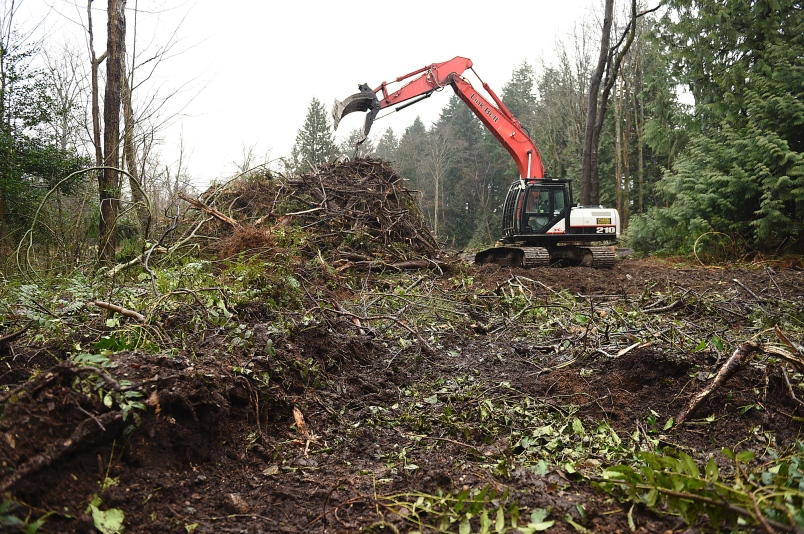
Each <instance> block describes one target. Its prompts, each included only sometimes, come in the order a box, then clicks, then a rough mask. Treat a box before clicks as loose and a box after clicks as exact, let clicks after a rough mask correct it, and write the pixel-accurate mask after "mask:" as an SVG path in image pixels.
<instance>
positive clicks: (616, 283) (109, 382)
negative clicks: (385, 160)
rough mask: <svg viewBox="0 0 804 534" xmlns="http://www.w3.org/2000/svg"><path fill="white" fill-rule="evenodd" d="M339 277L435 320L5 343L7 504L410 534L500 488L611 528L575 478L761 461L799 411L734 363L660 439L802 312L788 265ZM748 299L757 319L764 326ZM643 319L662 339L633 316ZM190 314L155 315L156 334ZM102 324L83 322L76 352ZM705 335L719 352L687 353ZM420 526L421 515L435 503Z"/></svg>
mask: <svg viewBox="0 0 804 534" xmlns="http://www.w3.org/2000/svg"><path fill="white" fill-rule="evenodd" d="M354 276H355V277H356V278H355V279H357V280H360V281H361V284H360V286H362V288H363V290H364V291H371V290H373V291H387V292H392V291H393V288H395V287H399V286H403V287H405V288H411V287H412V286H414V285H415V287H417V288H421V287H423V285H424V284H430V285H429V286H428V288H429V289H428V291H429V293H428V298H430V299H431V301H432V302H433V303H434V304H433V306H434V307H435V308H436V311H435V312H434V318H433V320H432V321H431V323H428V324H429V326H427V325H424V324H423V323H419V324H418V325H417V326H415V325H414V326H415V331H416V332H418V334H419V335H420V336H421V339H417V337H416V336H414V335H413V334H412V333H411V330H405V329H404V328H403V325H404V324H407V325H408V326H409V327H411V326H412V325H413V323H412V322H409V321H407V322H406V320H405V312H404V309H403V310H401V315H400V316H399V317H397V318H396V322H394V321H388V320H386V321H384V322H383V321H381V320H380V319H378V318H376V319H375V320H374V322H373V323H372V322H371V321H364V322H361V325H360V327H358V325H356V324H354V321H352V320H351V319H353V316H352V315H345V314H340V315H339V314H338V313H329V314H318V315H316V314H315V313H311V317H310V318H309V319H308V320H299V321H298V322H297V324H296V326H295V327H294V328H293V329H292V330H291V331H289V332H278V331H276V328H274V325H275V322H276V314H275V312H274V311H272V310H270V309H267V308H266V307H265V306H263V305H262V304H261V303H260V302H253V303H250V304H249V305H248V306H241V307H240V308H239V309H237V322H238V323H240V324H243V325H246V327H247V329H248V331H249V334H248V336H244V337H243V338H235V337H234V335H233V334H232V333H231V331H223V330H220V329H218V330H216V329H213V328H209V329H200V330H198V329H196V331H189V332H186V333H185V334H183V335H182V337H181V341H180V342H178V341H177V342H176V345H175V346H176V347H177V350H174V351H166V350H162V351H159V352H156V353H152V352H148V351H141V350H134V351H131V350H122V351H119V352H116V353H115V354H114V355H112V356H110V362H111V366H107V367H103V368H102V369H101V368H99V367H100V363H97V364H95V365H93V364H92V362H88V363H87V365H88V366H89V367H87V366H84V367H83V368H81V367H76V366H75V365H72V364H69V363H65V362H67V361H68V352H70V351H72V350H74V345H73V346H69V345H66V344H52V343H51V344H42V343H41V342H37V340H36V332H35V331H30V332H26V334H25V335H23V336H21V337H20V338H18V339H16V340H14V341H13V342H12V343H11V344H7V345H6V346H5V347H0V355H1V356H0V357H1V358H2V363H3V367H4V369H3V372H2V374H1V375H0V383H2V385H3V387H4V388H5V391H6V392H5V393H2V401H3V415H2V421H0V461H2V468H3V472H2V475H3V480H2V484H3V486H2V489H3V491H4V492H5V501H6V503H10V504H11V508H10V510H8V511H7V513H8V514H9V515H14V516H15V517H17V518H21V519H22V520H27V521H28V522H31V521H33V520H35V519H37V518H42V517H45V520H44V523H43V525H42V526H41V531H42V532H95V531H96V530H95V526H94V524H95V523H94V522H93V518H92V515H91V513H89V512H88V510H89V508H88V506H89V504H90V501H91V499H92V498H93V496H97V499H96V502H95V504H96V508H97V509H99V510H109V509H119V510H122V512H123V513H124V518H125V519H124V525H125V531H126V532H142V533H157V532H165V533H168V532H170V533H174V532H175V533H188V532H195V533H198V534H200V533H212V532H232V533H241V532H242V533H252V532H358V531H369V532H393V531H400V532H405V531H410V530H413V529H416V528H418V527H417V526H416V525H415V524H414V523H413V522H412V521H411V513H410V512H409V509H410V503H414V502H416V500H417V499H419V497H422V496H428V497H425V498H424V499H422V500H421V501H420V503H421V502H424V503H427V502H435V501H437V499H435V498H434V497H433V498H431V497H432V496H437V495H439V491H440V492H442V494H444V495H454V494H455V493H456V492H460V491H461V490H464V489H478V490H479V489H481V488H490V489H491V490H494V491H497V492H498V495H497V497H495V498H494V499H491V500H490V501H489V502H490V504H488V506H489V507H491V508H495V507H498V506H507V507H508V508H506V510H511V509H512V508H511V507H512V506H513V507H516V509H517V510H518V511H520V512H521V514H522V515H523V516H527V515H528V514H530V513H531V511H532V510H535V509H538V508H542V509H544V510H546V511H548V512H549V516H548V519H551V520H555V524H554V525H553V526H552V527H551V528H549V530H548V531H549V532H556V533H559V532H575V531H577V526H574V525H573V523H574V524H575V525H581V526H583V527H584V528H586V529H587V530H588V531H590V532H596V533H598V532H599V533H608V532H627V531H629V525H628V521H627V512H628V506H625V505H620V504H619V503H618V502H617V501H616V500H615V499H613V498H612V497H611V496H610V495H607V494H605V493H601V492H598V491H597V490H595V489H594V488H593V486H592V485H591V484H590V482H589V481H588V480H586V479H584V478H583V476H582V475H591V476H594V474H595V473H597V472H599V468H600V466H604V465H610V464H612V463H617V462H618V461H620V460H622V459H623V450H624V449H627V448H628V447H631V449H633V448H634V447H640V448H654V447H655V448H660V447H663V446H672V447H675V448H677V449H680V450H685V451H688V452H690V453H691V454H693V456H694V457H695V458H696V459H697V460H699V462H700V463H704V462H705V461H706V460H707V459H708V458H709V457H717V458H718V461H721V460H722V457H721V456H720V455H719V451H720V449H721V448H723V447H729V448H735V449H740V450H754V451H756V452H757V453H758V455H759V456H761V455H762V454H763V453H764V452H766V451H767V450H768V449H769V448H774V449H777V450H782V449H785V448H789V447H791V446H792V445H793V444H794V443H795V442H796V440H797V439H801V431H802V423H801V421H802V419H801V417H802V416H804V410H802V408H801V406H800V405H799V404H797V403H796V402H795V401H794V400H793V399H792V398H791V397H790V395H789V393H788V391H787V390H786V388H785V385H784V382H783V378H782V374H781V370H780V369H781V367H780V365H779V364H778V363H774V362H773V361H772V360H768V359H767V358H766V357H762V358H757V359H755V360H754V361H753V363H752V364H750V365H748V366H744V367H743V368H742V369H741V370H740V371H739V372H738V373H737V375H736V376H735V377H734V378H732V379H731V380H730V381H729V382H728V383H727V384H726V386H725V387H724V388H722V389H721V390H720V391H718V392H716V393H715V394H714V395H713V396H712V397H710V398H709V399H707V400H706V401H705V402H704V404H703V405H702V406H701V407H699V408H698V409H697V410H696V411H695V412H694V413H693V414H692V416H691V418H690V423H688V424H685V425H684V426H682V427H681V428H679V429H676V428H672V427H671V428H669V429H667V430H665V429H664V427H665V423H666V422H667V421H668V419H669V418H671V417H674V416H677V414H678V413H679V412H680V411H681V410H682V409H683V407H684V406H685V404H686V403H687V401H688V400H689V399H690V397H691V396H692V395H693V394H694V393H696V392H697V391H700V390H701V389H702V388H703V387H704V385H705V384H706V383H707V381H708V380H709V379H710V377H711V374H712V373H713V372H714V371H716V370H717V368H718V366H719V365H720V364H721V363H722V362H723V360H724V358H725V357H727V356H728V354H729V353H730V352H731V350H733V349H734V348H735V347H734V346H733V345H731V344H730V343H734V342H737V341H747V340H748V339H750V338H751V337H752V336H753V335H754V334H755V333H757V332H758V331H761V330H762V329H763V328H769V327H770V326H772V324H770V323H773V322H774V321H775V320H778V319H780V318H778V317H776V318H774V317H773V313H774V310H777V308H776V307H775V306H776V304H778V303H779V302H786V303H798V304H799V305H800V306H799V309H804V280H803V279H802V272H800V271H798V270H795V269H791V268H787V267H785V266H783V265H774V266H773V268H772V269H771V268H769V267H768V266H764V265H755V266H750V267H745V268H739V269H733V268H700V267H690V266H686V267H678V266H674V265H672V264H669V263H661V262H658V261H655V260H622V261H618V263H617V265H616V266H615V268H614V269H613V270H611V271H597V270H592V269H588V268H583V267H577V268H560V269H559V268H543V269H533V270H520V269H512V268H499V267H496V266H487V267H483V268H471V267H462V268H460V269H458V270H457V271H453V272H449V273H444V274H438V273H432V274H430V273H424V274H419V273H418V272H416V273H404V274H399V275H393V276H390V275H371V274H359V275H354ZM422 277H424V278H425V280H424V281H421V278H422ZM355 285H356V284H343V285H342V286H341V287H340V289H339V290H338V295H339V297H340V298H343V301H344V302H347V301H350V299H352V300H351V301H352V302H354V301H355V299H356V296H355V294H354V293H353V292H352V290H351V289H348V287H347V286H350V287H355ZM467 285H471V287H470V288H467ZM413 291H414V290H413V289H410V291H409V292H410V293H412V292H413ZM509 296H510V297H511V298H512V299H513V298H514V297H518V296H521V297H522V298H523V299H525V302H526V304H525V306H526V307H527V303H528V302H529V303H532V304H534V305H535V306H536V307H537V308H538V313H533V314H532V313H530V312H528V313H521V314H520V315H519V316H517V313H519V312H518V311H517V310H521V309H525V308H510V307H509V308H504V307H503V303H504V301H505V302H509V301H510V299H508V297H509ZM562 298H563V299H565V300H566V302H569V301H570V300H571V301H572V302H574V303H575V305H576V306H588V308H589V312H588V314H587V315H588V316H590V317H594V318H595V321H596V322H595V323H594V324H595V328H594V329H590V327H589V323H588V322H587V323H586V324H584V322H583V320H582V319H581V320H575V319H578V311H577V308H573V309H570V308H571V306H570V305H569V304H562V303H561V302H562V301H561V299H562ZM467 299H475V300H477V301H480V302H481V304H472V303H468V302H466V300H467ZM506 299H508V300H506ZM567 299H569V300H567ZM579 302H580V303H581V304H578V303H579ZM544 303H547V304H546V305H543V304H544ZM584 303H585V304H584ZM463 305H465V306H466V308H465V309H466V313H464V314H463V316H464V317H465V320H456V319H455V315H449V316H448V315H446V312H445V313H444V316H443V317H439V312H438V308H439V307H443V308H444V309H445V310H446V309H447V308H449V309H452V310H454V309H455V308H454V307H455V306H463ZM307 306H308V307H311V308H312V307H313V306H314V303H311V302H308V303H307ZM345 307H347V308H348V309H349V310H352V312H354V313H355V314H356V315H363V318H364V319H365V318H366V316H367V315H370V314H358V313H357V312H355V310H357V309H358V308H359V307H356V306H352V307H348V306H346V305H345ZM562 307H563V308H562ZM790 309H791V308H790V307H787V308H784V310H787V311H788V312H789V310H790ZM534 310H536V308H534ZM640 310H643V311H640ZM757 310H765V311H767V312H768V314H769V316H770V317H769V319H768V321H769V324H767V325H759V324H757V315H756V313H755V312H756V311H757ZM651 311H653V312H655V313H654V314H653V317H656V322H655V325H656V328H657V330H656V331H653V330H652V326H651V324H654V323H651V320H650V319H648V320H647V322H645V321H646V320H645V319H644V316H645V315H649V314H650V312H651ZM629 313H630V314H633V313H639V314H640V315H639V317H641V319H639V320H637V316H635V315H629ZM539 314H541V316H540V315H539ZM615 315H616V316H618V317H619V319H618V320H617V321H613V322H611V325H612V330H611V331H609V329H608V327H606V328H605V329H604V326H605V325H607V324H609V323H607V322H605V321H606V320H608V319H607V317H608V318H611V317H614V316H615ZM629 317H634V321H633V323H630V322H629ZM782 319H784V320H785V321H793V323H796V322H797V324H800V321H801V319H802V318H801V317H798V318H795V317H792V318H791V317H789V316H788V317H784V318H782ZM185 320H186V318H185V317H182V316H180V315H178V316H171V317H163V318H162V323H161V328H162V331H165V332H171V331H179V330H181V328H182V322H183V321H185ZM587 320H588V318H587ZM399 323H402V324H399ZM674 324H675V325H676V326H677V328H676V329H675V330H674V329H673V326H672V325H674ZM380 325H382V326H380ZM629 325H630V326H629ZM668 325H669V326H668ZM101 334H102V329H100V330H90V329H89V328H88V329H87V330H86V331H84V332H82V333H81V335H82V336H84V338H83V339H84V343H85V344H86V343H89V342H91V341H93V339H97V336H99V335H101ZM692 334H696V335H698V337H697V338H695V339H684V338H685V337H690V336H691V335H692ZM93 336H94V337H93ZM713 336H715V337H717V338H718V339H719V340H723V342H724V344H725V346H724V347H723V350H718V348H717V346H716V345H717V343H715V344H714V346H713V345H712V343H708V344H707V346H706V348H703V349H702V350H697V351H696V350H694V349H693V347H695V345H696V344H698V341H699V339H700V340H709V341H710V342H711V340H712V339H713ZM400 338H406V339H400ZM176 339H178V338H176ZM235 339H237V340H240V341H237V342H235ZM243 339H245V342H242V340H243ZM796 341H797V342H801V341H802V340H801V339H797V340H796ZM73 342H81V339H73ZM93 369H94V370H95V371H97V373H95V374H93ZM98 373H100V374H98ZM98 376H101V377H102V378H100V379H98ZM793 376H794V377H795V376H799V377H800V375H795V374H794V375H793ZM124 380H127V381H128V382H123V381H124ZM93 385H94V389H93ZM794 385H795V380H794ZM99 386H100V392H98V390H97V388H98V387H99ZM82 388H83V389H84V390H85V391H86V394H85V393H80V392H79V391H81V390H82ZM115 389H117V390H118V391H117V395H123V394H124V393H125V392H126V391H129V390H132V389H139V390H144V391H145V393H146V395H145V396H144V397H142V398H140V399H139V400H140V401H143V402H144V407H143V406H134V407H132V408H131V410H130V411H129V412H128V413H127V414H126V420H125V421H124V420H123V418H122V411H121V407H122V403H121V402H119V399H118V398H117V397H116V399H118V400H115V401H114V402H112V400H111V398H109V399H108V400H107V403H104V399H105V397H104V395H105V393H104V392H112V391H114V390H115ZM798 391H801V390H800V389H799V390H798ZM802 398H804V395H802ZM110 405H111V406H110ZM143 408H144V409H143ZM137 418H139V421H137ZM576 420H577V421H579V422H580V425H582V427H583V428H582V431H579V429H578V428H577V425H578V423H575V421H576ZM573 425H576V426H575V430H574V431H569V432H568V431H567V427H570V428H573ZM537 430H538V432H537ZM613 434H616V437H614V436H613ZM526 435H527V436H530V439H529V440H526V441H522V439H521V438H522V437H523V436H526ZM539 435H541V436H542V437H541V438H538V436H539ZM537 438H538V439H537ZM617 440H620V442H621V444H620V445H617V443H616V441H617ZM568 464H569V465H573V466H574V470H575V471H577V472H575V473H573V469H567V468H566V465H568ZM506 492H507V493H506ZM508 514H509V512H508V511H506V517H509V515H508ZM423 517H424V518H425V519H428V518H429V519H430V520H432V521H434V522H437V520H438V513H437V512H436V511H434V512H433V513H431V514H430V515H428V514H424V515H423ZM633 517H634V521H635V525H636V528H637V531H638V532H657V533H658V532H697V531H698V528H703V527H702V526H700V525H698V526H692V527H691V526H688V525H686V524H685V523H684V522H683V521H681V520H679V519H678V518H677V517H675V516H660V515H656V514H653V513H651V512H648V511H645V510H641V509H639V508H636V509H635V510H634V515H633ZM568 519H569V520H568ZM525 522H527V521H525ZM520 524H521V523H520ZM8 525H11V524H10V523H8ZM472 525H473V527H474V528H479V526H478V525H479V523H477V519H475V522H474V523H472ZM506 527H510V523H506ZM7 528H8V529H11V528H12V527H11V526H7ZM450 528H451V529H452V530H451V531H454V532H457V531H458V524H457V523H453V524H452V525H450Z"/></svg>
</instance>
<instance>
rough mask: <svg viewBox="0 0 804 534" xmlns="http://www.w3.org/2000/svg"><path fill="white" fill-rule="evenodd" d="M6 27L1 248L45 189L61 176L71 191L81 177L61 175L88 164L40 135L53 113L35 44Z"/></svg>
mask: <svg viewBox="0 0 804 534" xmlns="http://www.w3.org/2000/svg"><path fill="white" fill-rule="evenodd" d="M7 29H8V28H7V27H4V28H2V29H0V249H2V248H3V245H4V243H3V241H5V240H7V239H8V237H9V236H15V237H19V233H20V232H22V231H24V230H25V229H27V228H28V227H29V225H30V222H31V215H32V214H33V212H34V211H35V210H36V205H37V203H38V202H39V200H40V199H41V198H42V195H44V194H45V193H46V192H47V191H49V190H50V189H52V188H53V187H54V186H55V185H56V184H57V183H59V182H61V185H60V191H61V192H68V191H69V190H70V188H71V187H73V186H74V185H75V183H76V182H77V180H78V179H79V178H80V177H76V178H75V179H73V180H72V181H70V182H63V181H62V179H63V178H66V177H67V176H69V175H70V174H71V173H73V172H75V171H77V170H79V169H80V168H82V167H84V166H86V165H87V161H86V160H85V159H83V158H80V157H79V156H78V154H77V153H76V152H75V150H72V149H70V150H68V149H61V148H60V147H59V146H57V145H56V143H55V142H54V140H52V139H50V138H49V137H48V136H46V135H42V131H43V130H44V128H43V127H42V125H43V124H44V123H45V122H47V121H48V120H50V119H51V118H52V116H53V115H54V113H53V111H54V110H53V106H52V101H51V100H50V99H49V98H48V94H47V91H48V87H47V76H46V75H45V73H44V72H42V71H39V70H36V69H34V68H32V65H31V62H32V58H33V56H34V54H35V53H36V52H37V50H36V48H35V47H31V46H26V45H25V44H24V43H22V42H21V41H20V38H19V36H18V34H17V33H16V32H14V31H13V30H12V31H11V33H10V34H8V35H5V34H3V33H2V32H3V30H7ZM48 231H52V229H51V230H48ZM6 244H8V243H6Z"/></svg>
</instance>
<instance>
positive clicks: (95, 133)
mask: <svg viewBox="0 0 804 534" xmlns="http://www.w3.org/2000/svg"><path fill="white" fill-rule="evenodd" d="M87 31H88V32H89V61H90V66H91V69H92V73H91V76H92V82H91V83H92V143H93V144H94V145H95V165H96V166H98V167H100V166H101V165H103V147H102V145H101V130H100V97H99V94H100V89H99V88H98V67H100V64H101V63H102V62H103V60H104V58H105V57H106V52H104V53H103V54H102V55H101V57H100V58H98V57H96V56H95V44H94V43H95V37H94V34H93V32H92V0H87Z"/></svg>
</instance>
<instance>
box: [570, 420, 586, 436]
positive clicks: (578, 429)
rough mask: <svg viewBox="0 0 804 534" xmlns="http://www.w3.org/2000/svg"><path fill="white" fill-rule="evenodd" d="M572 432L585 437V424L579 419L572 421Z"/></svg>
mask: <svg viewBox="0 0 804 534" xmlns="http://www.w3.org/2000/svg"><path fill="white" fill-rule="evenodd" d="M572 431H573V432H575V434H576V435H578V436H580V437H583V436H584V435H585V434H586V432H584V429H583V423H582V422H581V420H580V419H578V418H577V417H576V418H575V419H573V420H572Z"/></svg>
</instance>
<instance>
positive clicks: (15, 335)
mask: <svg viewBox="0 0 804 534" xmlns="http://www.w3.org/2000/svg"><path fill="white" fill-rule="evenodd" d="M32 324H33V321H29V322H28V324H26V325H25V326H24V327H22V328H21V329H20V330H17V331H16V332H12V333H10V334H8V335H5V336H3V337H0V345H2V344H4V343H11V342H12V341H14V340H15V339H17V338H18V337H20V336H21V335H22V334H24V333H25V332H27V331H28V329H29V328H30V327H31V325H32Z"/></svg>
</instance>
